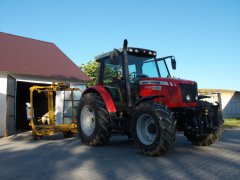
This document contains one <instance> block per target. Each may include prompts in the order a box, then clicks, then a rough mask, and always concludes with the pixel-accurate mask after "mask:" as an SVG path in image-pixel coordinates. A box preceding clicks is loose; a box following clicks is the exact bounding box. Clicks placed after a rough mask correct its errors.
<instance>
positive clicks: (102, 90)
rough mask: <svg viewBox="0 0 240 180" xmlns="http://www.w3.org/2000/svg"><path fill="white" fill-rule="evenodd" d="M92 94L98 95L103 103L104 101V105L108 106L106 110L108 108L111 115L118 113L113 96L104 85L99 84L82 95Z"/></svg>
mask: <svg viewBox="0 0 240 180" xmlns="http://www.w3.org/2000/svg"><path fill="white" fill-rule="evenodd" d="M92 92H96V93H98V94H99V95H100V96H101V97H102V98H103V101H104V103H105V105H106V108H107V111H108V112H109V113H116V112H117V110H116V107H115V104H114V102H113V100H112V97H111V95H110V94H109V92H108V91H107V90H106V89H105V88H104V87H103V86H102V85H100V84H98V85H96V86H94V87H91V88H88V89H86V90H85V91H84V92H83V94H82V95H84V94H86V93H92Z"/></svg>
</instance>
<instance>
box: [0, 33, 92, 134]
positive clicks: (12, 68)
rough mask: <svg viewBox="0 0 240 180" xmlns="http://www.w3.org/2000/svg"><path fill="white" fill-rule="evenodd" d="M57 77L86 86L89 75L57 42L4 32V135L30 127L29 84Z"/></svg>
mask: <svg viewBox="0 0 240 180" xmlns="http://www.w3.org/2000/svg"><path fill="white" fill-rule="evenodd" d="M53 80H56V81H60V82H67V83H70V84H71V86H74V87H79V88H81V89H85V87H86V81H88V80H89V78H88V76H87V75H85V74H84V73H83V72H82V71H81V70H80V69H79V68H78V67H77V66H76V65H75V64H74V63H73V62H72V61H71V60H70V59H69V58H68V57H67V56H66V55H65V54H64V53H63V52H62V51H61V50H60V49H59V48H58V47H57V46H56V45H55V44H53V43H49V42H44V41H39V40H34V39H29V38H25V37H20V36H15V35H11V34H6V33H1V32H0V137H2V136H8V135H12V134H15V133H16V131H22V130H26V129H28V128H29V127H28V122H27V121H26V102H29V101H30V97H29V88H30V87H31V86H33V85H42V84H51V83H52V81H53Z"/></svg>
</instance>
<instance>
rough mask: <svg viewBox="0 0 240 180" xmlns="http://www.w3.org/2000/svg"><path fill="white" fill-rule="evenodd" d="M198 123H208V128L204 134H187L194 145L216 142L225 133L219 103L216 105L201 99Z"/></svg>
mask: <svg viewBox="0 0 240 180" xmlns="http://www.w3.org/2000/svg"><path fill="white" fill-rule="evenodd" d="M197 121H198V123H202V122H204V123H206V124H207V126H208V128H206V127H205V129H206V130H205V131H207V132H206V133H205V134H204V135H202V136H197V135H195V134H187V135H186V137H187V139H188V140H189V141H191V142H192V144H193V145H197V146H209V145H211V144H213V143H215V142H216V141H217V140H218V139H219V138H220V137H221V135H222V133H223V122H224V121H223V116H222V111H221V110H220V108H219V105H214V104H212V103H209V102H206V101H200V114H199V116H198V117H197Z"/></svg>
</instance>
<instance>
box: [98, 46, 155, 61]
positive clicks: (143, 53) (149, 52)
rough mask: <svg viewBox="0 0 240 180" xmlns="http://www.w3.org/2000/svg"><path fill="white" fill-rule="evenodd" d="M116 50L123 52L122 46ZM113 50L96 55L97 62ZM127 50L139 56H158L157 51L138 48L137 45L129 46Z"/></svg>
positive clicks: (130, 53)
mask: <svg viewBox="0 0 240 180" xmlns="http://www.w3.org/2000/svg"><path fill="white" fill-rule="evenodd" d="M116 50H117V51H119V52H123V49H122V48H120V49H116ZM111 52H112V51H110V52H107V53H103V54H100V55H98V56H96V57H95V60H96V61H97V62H101V61H102V60H103V59H105V58H107V57H109V56H110V54H111ZM127 52H128V54H129V55H133V56H139V57H156V56H157V52H156V51H153V50H149V49H142V48H136V47H128V48H127Z"/></svg>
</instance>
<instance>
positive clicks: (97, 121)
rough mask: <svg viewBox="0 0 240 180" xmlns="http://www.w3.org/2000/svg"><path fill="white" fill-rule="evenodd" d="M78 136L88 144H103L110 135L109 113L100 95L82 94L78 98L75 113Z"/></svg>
mask: <svg viewBox="0 0 240 180" xmlns="http://www.w3.org/2000/svg"><path fill="white" fill-rule="evenodd" d="M77 123H78V132H79V137H80V139H81V140H82V142H83V143H85V144H87V145H89V146H96V145H101V144H105V143H107V142H108V141H109V139H110V136H111V123H110V118H109V114H108V112H107V110H106V106H105V104H104V102H103V99H102V97H101V96H99V95H98V94H96V93H87V94H84V95H83V96H82V98H81V100H80V103H79V107H78V115H77Z"/></svg>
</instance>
